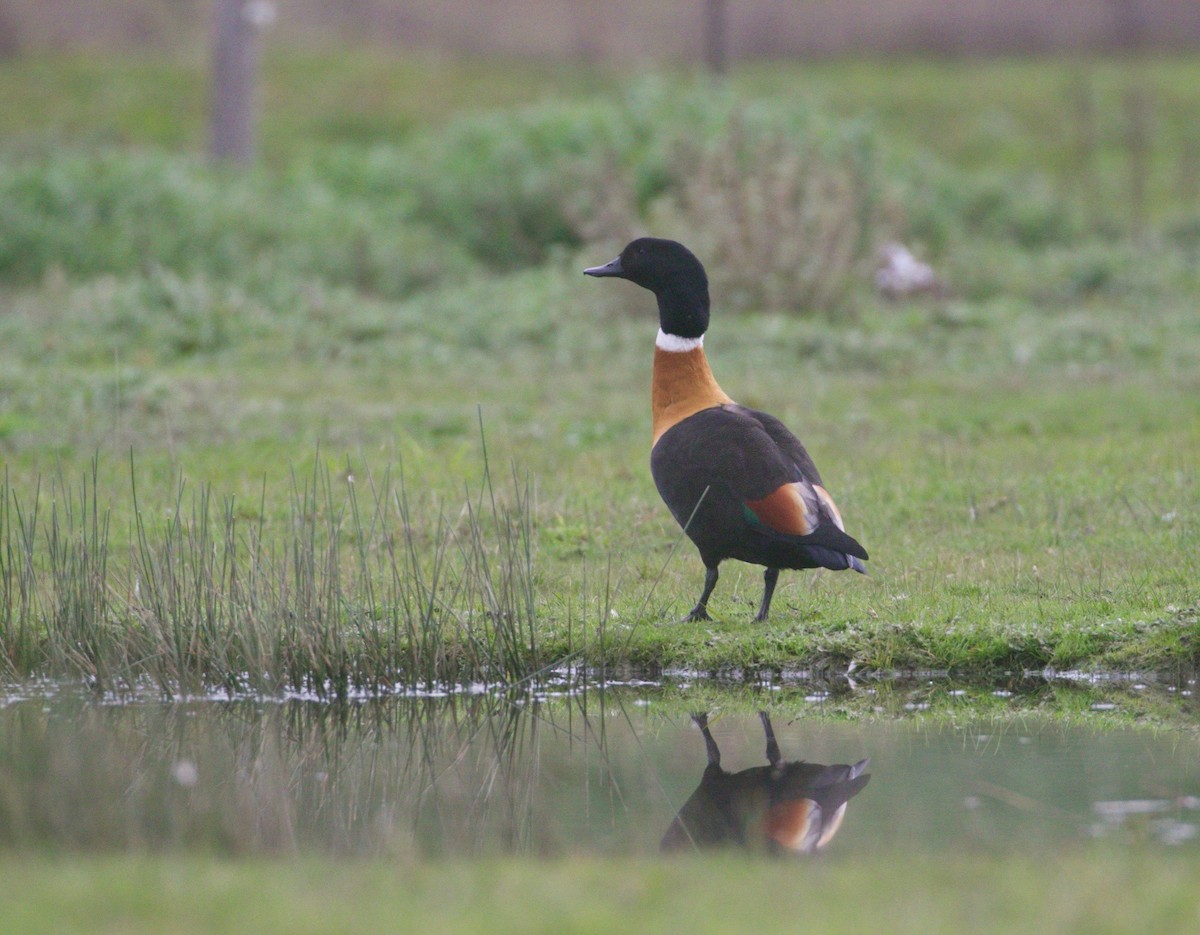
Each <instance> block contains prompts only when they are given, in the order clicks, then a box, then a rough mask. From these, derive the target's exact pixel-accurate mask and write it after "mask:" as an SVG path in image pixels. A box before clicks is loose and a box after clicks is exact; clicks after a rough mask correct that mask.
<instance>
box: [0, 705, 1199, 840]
mask: <svg viewBox="0 0 1200 935" xmlns="http://www.w3.org/2000/svg"><path fill="white" fill-rule="evenodd" d="M872 691H878V689H872ZM905 691H906V692H908V694H907V695H902V696H901V697H899V698H897V697H892V700H891V702H890V703H889V705H887V706H879V705H874V706H872V705H866V706H860V707H859V708H858V709H853V710H851V709H850V708H848V707H847V705H846V704H841V705H839V704H838V703H837V702H838V696H837V695H836V693H833V694H831V693H828V692H820V691H812V692H807V693H792V694H786V693H784V694H781V693H779V692H771V691H761V692H759V693H757V694H756V695H753V696H746V695H743V696H740V700H739V701H737V702H736V703H734V702H731V701H730V700H729V699H725V700H724V701H721V702H720V703H719V705H718V706H714V707H713V708H712V709H711V710H710V711H709V712H708V721H709V725H710V733H711V738H712V743H713V746H714V747H715V750H716V751H717V752H718V753H719V757H720V766H721V768H722V769H723V770H724V772H725V775H721V774H720V773H719V772H718V771H717V770H716V768H715V767H714V768H713V769H710V770H709V773H708V781H707V782H706V783H704V784H703V788H701V787H702V779H704V778H705V775H706V774H705V770H706V766H708V762H709V752H710V751H709V748H708V747H707V745H706V742H705V738H704V736H703V734H702V733H701V729H700V727H699V726H698V722H697V721H696V720H694V719H693V718H692V717H689V715H688V714H687V713H684V712H686V711H687V710H688V708H689V704H688V699H690V698H691V697H693V695H685V696H684V698H682V699H681V698H680V697H679V695H678V694H672V692H670V691H668V690H666V689H664V688H663V686H659V685H642V686H625V687H611V688H608V689H606V690H596V689H592V690H590V691H588V692H583V693H568V692H564V693H562V694H561V695H558V696H550V697H547V696H541V697H534V696H529V695H526V696H520V697H497V696H493V695H488V694H477V695H456V696H455V695H452V696H449V697H439V698H405V699H384V700H376V701H361V702H355V703H342V704H329V703H318V702H313V701H306V700H284V701H255V700H238V701H218V700H213V699H206V700H199V701H194V702H186V703H164V702H160V701H156V700H151V699H140V700H134V701H127V702H123V703H109V702H104V701H98V700H96V699H95V698H94V697H92V696H89V695H87V694H86V693H84V692H81V691H78V690H74V691H72V690H63V689H60V688H58V687H56V686H27V687H26V689H25V690H24V691H23V692H14V693H11V694H10V695H9V696H8V697H7V698H6V699H5V700H3V701H2V702H0V847H3V848H10V849H11V848H14V847H15V848H18V849H36V850H86V851H93V850H151V851H158V850H164V849H168V850H169V849H195V850H200V851H205V852H216V853H256V852H267V853H294V852H304V851H319V852H335V853H362V854H397V855H403V856H430V855H441V854H452V855H482V854H497V853H526V854H535V855H544V856H560V855H565V854H572V853H592V854H605V855H634V854H647V853H655V852H657V851H658V850H659V848H660V842H661V841H662V839H663V837H664V835H665V834H667V832H668V829H670V828H672V823H673V821H675V817H676V815H677V813H678V812H679V811H680V809H681V808H683V807H684V806H685V803H689V802H690V804H688V806H687V809H686V810H685V814H684V819H685V820H684V823H683V825H682V826H680V825H678V824H676V825H675V827H674V831H673V832H672V833H671V835H669V837H670V839H671V840H673V841H674V842H675V843H676V844H677V845H678V846H679V847H680V848H681V849H684V850H691V849H694V848H696V847H698V846H701V845H710V844H711V845H717V846H720V845H726V846H747V847H750V848H752V849H755V850H763V851H775V852H788V851H789V850H796V851H805V850H810V851H811V850H814V849H818V845H820V847H819V849H821V850H823V851H824V852H825V853H827V854H829V855H840V856H838V857H837V858H835V859H853V857H854V855H856V854H865V853H868V852H873V851H879V850H887V851H904V852H907V853H913V852H922V851H924V852H944V851H947V850H950V851H954V850H976V849H984V850H988V851H1017V852H1027V851H1030V850H1042V851H1045V850H1056V849H1057V850H1061V849H1069V848H1075V847H1078V846H1082V845H1087V843H1088V842H1093V841H1095V840H1097V839H1100V840H1103V841H1106V842H1115V843H1117V844H1119V845H1123V844H1127V843H1130V844H1131V843H1138V844H1141V845H1149V846H1161V847H1164V848H1197V847H1200V736H1198V735H1197V733H1196V732H1195V731H1194V730H1193V729H1192V726H1191V725H1192V723H1193V721H1192V719H1191V716H1190V713H1189V712H1188V711H1184V712H1183V713H1182V714H1181V715H1180V716H1179V717H1177V718H1176V719H1175V720H1174V721H1173V722H1172V723H1170V725H1169V726H1166V727H1163V726H1159V727H1147V726H1141V725H1139V724H1138V723H1136V722H1130V723H1121V722H1120V721H1116V722H1114V721H1113V720H1112V719H1111V717H1110V716H1109V715H1110V714H1111V712H1110V711H1109V708H1110V707H1113V706H1119V704H1120V702H1113V703H1111V704H1110V703H1109V702H1103V701H1101V702H1091V703H1086V704H1084V705H1082V710H1078V711H1074V712H1072V713H1069V714H1064V712H1062V711H1061V710H1060V711H1058V712H1057V713H1056V714H1055V715H1054V716H1045V715H1043V714H1041V713H1039V710H1038V703H1039V702H1038V701H1037V699H1036V698H1035V699H1034V700H1033V701H1032V702H1031V701H1030V698H1029V696H1028V695H1027V694H1021V693H1014V692H1009V691H1006V690H997V691H993V692H989V693H987V694H988V696H989V697H991V698H993V699H994V703H995V705H996V707H995V708H993V709H991V710H988V711H986V712H981V710H980V705H979V704H978V703H975V704H972V705H965V706H964V707H963V708H962V710H961V711H960V712H958V713H957V714H956V713H955V711H954V710H953V709H951V710H949V711H947V710H946V709H944V708H941V709H939V710H937V713H936V715H935V716H926V712H927V711H928V710H929V709H930V708H931V707H932V708H935V709H938V708H939V702H937V701H936V700H935V701H930V700H929V698H930V696H929V694H928V692H926V693H925V694H921V693H919V692H918V693H913V692H910V691H909V690H907V689H906V690H905ZM939 692H940V694H939V697H940V698H941V699H942V702H943V703H944V702H945V701H946V699H947V698H949V699H950V700H951V702H952V701H953V699H954V697H955V690H954V689H953V688H948V687H945V686H943V687H942V688H941V689H939ZM909 695H911V696H912V697H916V698H925V699H926V700H924V701H916V702H913V701H911V700H904V699H905V697H908V696H909ZM718 697H719V696H718ZM858 697H859V698H861V696H858ZM851 700H854V699H851ZM721 705H723V706H724V707H725V708H727V709H728V710H726V711H723V710H722V709H721ZM691 706H692V707H698V706H699V702H696V703H695V704H694V705H691ZM755 707H762V708H763V709H764V710H766V711H767V712H768V713H769V723H770V725H771V726H772V727H773V731H774V735H775V737H776V740H777V744H778V748H779V757H778V762H777V763H776V768H775V770H774V772H772V770H771V768H770V765H769V763H768V755H767V741H766V737H765V735H764V722H763V721H762V719H760V717H759V716H758V715H757V714H756V713H755V711H754V708H755ZM851 707H852V706H851ZM883 707H886V708H887V710H882V708H883ZM1077 707H1079V706H1078V705H1077ZM866 758H869V765H864V766H863V767H862V768H861V769H860V770H859V772H860V773H861V775H863V776H866V775H869V777H870V778H869V780H867V781H866V782H865V786H864V785H863V780H861V779H860V780H857V781H855V780H854V779H853V777H852V776H851V775H850V774H849V773H847V772H846V771H842V772H841V773H840V774H839V773H829V772H826V773H823V774H822V773H819V772H818V771H815V770H811V769H810V770H807V771H805V770H798V769H797V768H795V767H793V768H792V769H791V770H790V771H789V770H788V769H787V764H789V763H792V762H795V761H801V760H803V761H807V762H808V763H810V764H855V763H858V762H859V761H861V760H863V759H866ZM743 770H750V772H745V773H743V772H742V771H743ZM739 773H740V774H741V775H740V776H737V775H735V774H739ZM839 782H841V783H842V784H843V786H845V785H846V784H847V783H849V784H850V785H851V786H853V788H843V789H841V791H840V793H839V791H838V789H836V788H834V789H833V790H832V792H831V791H830V790H831V786H836V785H837V783H839ZM694 793H696V795H694ZM847 798H848V801H847ZM843 803H844V804H845V808H844V810H842V809H841V806H842V804H843Z"/></svg>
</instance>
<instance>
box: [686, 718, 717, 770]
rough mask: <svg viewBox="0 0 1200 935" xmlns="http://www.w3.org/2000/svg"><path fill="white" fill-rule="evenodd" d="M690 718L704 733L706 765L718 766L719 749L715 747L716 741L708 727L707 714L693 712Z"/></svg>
mask: <svg viewBox="0 0 1200 935" xmlns="http://www.w3.org/2000/svg"><path fill="white" fill-rule="evenodd" d="M692 720H693V721H695V722H696V726H697V727H699V728H700V730H701V731H702V732H703V734H704V749H705V750H706V751H707V752H708V765H709V766H720V765H721V751H720V750H719V749H717V742H716V741H715V740H713V735H712V733H711V732H710V731H709V729H708V715H707V714H693V715H692Z"/></svg>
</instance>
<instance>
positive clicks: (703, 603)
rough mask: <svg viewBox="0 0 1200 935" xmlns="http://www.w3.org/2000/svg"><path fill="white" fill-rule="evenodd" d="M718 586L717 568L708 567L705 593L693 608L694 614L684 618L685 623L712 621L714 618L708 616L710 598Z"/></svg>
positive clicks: (705, 576)
mask: <svg viewBox="0 0 1200 935" xmlns="http://www.w3.org/2000/svg"><path fill="white" fill-rule="evenodd" d="M716 586H717V566H716V565H713V566H711V567H706V568H705V569H704V593H703V594H701V595H700V600H698V601H697V602H696V606H695V607H693V608H692V612H691V613H690V614H688V615H687V616H686V617H684V618H683V619H684V621H685V622H689V623H690V622H693V621H696V620H712V617H710V616H709V615H708V596H709V595H710V594H712V592H713V588H715V587H716Z"/></svg>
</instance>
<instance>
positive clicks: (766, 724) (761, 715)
mask: <svg viewBox="0 0 1200 935" xmlns="http://www.w3.org/2000/svg"><path fill="white" fill-rule="evenodd" d="M758 719H759V720H760V721H762V727H763V735H764V736H765V737H766V738H767V762H768V763H770V764H771V765H772V766H776V767H777V766H779V761H780V760H782V759H783V755H782V754H781V753H780V752H779V742H778V741H777V740H776V739H775V729H774V728H773V727H771V715H769V714H767V712H766V711H759V712H758Z"/></svg>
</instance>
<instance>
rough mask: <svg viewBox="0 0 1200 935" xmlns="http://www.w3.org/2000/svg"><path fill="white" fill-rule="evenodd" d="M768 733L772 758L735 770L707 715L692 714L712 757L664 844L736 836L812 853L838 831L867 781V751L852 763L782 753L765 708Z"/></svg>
mask: <svg viewBox="0 0 1200 935" xmlns="http://www.w3.org/2000/svg"><path fill="white" fill-rule="evenodd" d="M758 716H759V719H760V720H761V721H762V727H763V732H764V734H766V738H767V763H768V764H769V765H767V766H752V767H750V768H749V769H743V770H741V771H739V772H736V773H729V772H726V771H725V770H724V769H722V768H721V751H720V749H718V747H717V742H716V740H714V739H713V735H712V732H711V731H710V730H709V729H708V715H706V714H694V715H692V720H693V721H695V722H696V726H697V727H699V728H700V730H701V731H702V732H703V734H704V746H705V747H706V748H707V750H708V765H707V766H706V767H705V769H704V774H703V775H702V776H701V778H700V785H699V786H698V787H697V789H696V791H695V792H693V793H692V794H691V796H690V797H689V798H688V800H687V801H686V802H685V803H684V804H683V808H681V809H680V810H679V813H678V814H677V815H676V816H675V820H674V821H672V822H671V826H670V827H669V828H667V833H666V834H664V835H663V839H662V849H663V850H664V851H680V850H700V849H704V848H713V847H719V846H721V845H728V844H734V845H739V846H741V847H744V848H747V849H748V850H766V851H767V852H768V853H773V854H784V853H788V852H791V853H797V854H815V853H817V852H818V851H820V850H821V849H822V848H824V847H825V845H827V844H828V843H829V842H830V841H832V840H833V836H834V835H835V834H837V832H838V828H840V827H841V825H842V819H843V818H844V817H845V816H846V806H847V804H848V803H849V802H850V800H851V799H852V798H854V797H855V796H856V795H858V794H859V793H860V792H862V790H863V787H864V786H866V784H867V783H868V782H869V781H870V779H871V775H870V773H867V772H866V769H867V767H868V766H869V765H870V763H871V761H870V759H865V760H859V761H858V762H857V763H855V764H854V765H853V766H850V765H848V764H845V763H839V764H836V765H834V766H823V765H822V764H820V763H806V762H804V761H803V760H793V761H787V760H784V758H783V756H782V754H781V753H780V750H779V742H778V741H777V740H776V739H775V731H774V729H773V728H772V727H771V718H770V717H769V716H768V715H767V713H766V712H765V711H760V712H759V714H758Z"/></svg>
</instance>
